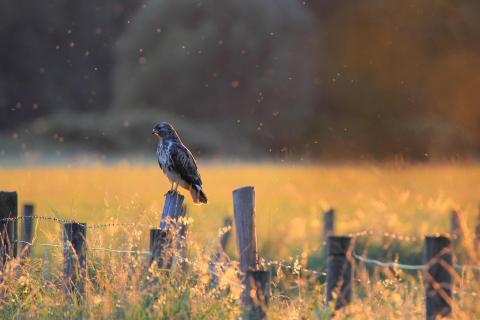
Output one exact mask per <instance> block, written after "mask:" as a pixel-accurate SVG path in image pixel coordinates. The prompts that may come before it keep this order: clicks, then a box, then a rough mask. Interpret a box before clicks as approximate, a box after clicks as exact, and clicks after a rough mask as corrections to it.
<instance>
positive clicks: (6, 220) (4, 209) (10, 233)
mask: <svg viewBox="0 0 480 320" xmlns="http://www.w3.org/2000/svg"><path fill="white" fill-rule="evenodd" d="M17 218H18V196H17V193H16V192H5V191H1V192H0V270H2V269H3V267H4V266H5V264H6V263H7V261H8V260H10V259H12V258H15V257H16V256H17V241H16V240H17V239H18V237H17V223H18V222H17Z"/></svg>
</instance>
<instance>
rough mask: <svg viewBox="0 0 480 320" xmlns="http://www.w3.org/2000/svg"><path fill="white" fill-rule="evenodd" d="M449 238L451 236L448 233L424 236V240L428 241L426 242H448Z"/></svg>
mask: <svg viewBox="0 0 480 320" xmlns="http://www.w3.org/2000/svg"><path fill="white" fill-rule="evenodd" d="M450 240H451V237H450V236H449V235H444V234H443V235H441V234H438V235H429V236H425V241H428V242H430V241H434V242H446V243H450Z"/></svg>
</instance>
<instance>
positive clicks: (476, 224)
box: [475, 207, 480, 257]
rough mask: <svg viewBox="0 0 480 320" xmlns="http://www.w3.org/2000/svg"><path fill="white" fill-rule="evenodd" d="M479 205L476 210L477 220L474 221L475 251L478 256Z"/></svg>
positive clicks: (479, 249) (479, 247)
mask: <svg viewBox="0 0 480 320" xmlns="http://www.w3.org/2000/svg"><path fill="white" fill-rule="evenodd" d="M479 251H480V207H479V210H478V215H477V221H476V223H475V252H477V255H478V257H480V253H479Z"/></svg>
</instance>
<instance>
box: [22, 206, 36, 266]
mask: <svg viewBox="0 0 480 320" xmlns="http://www.w3.org/2000/svg"><path fill="white" fill-rule="evenodd" d="M33 215H34V206H33V204H24V205H23V212H22V243H21V246H20V247H21V248H22V249H21V251H20V252H21V255H22V256H26V257H30V255H31V248H30V244H29V243H32V239H33V228H34V226H33V223H34V220H33V218H32V217H33Z"/></svg>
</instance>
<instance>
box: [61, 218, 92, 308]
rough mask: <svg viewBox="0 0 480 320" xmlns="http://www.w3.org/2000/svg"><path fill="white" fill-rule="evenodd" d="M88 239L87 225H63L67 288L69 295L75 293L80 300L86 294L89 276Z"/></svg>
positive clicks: (75, 223)
mask: <svg viewBox="0 0 480 320" xmlns="http://www.w3.org/2000/svg"><path fill="white" fill-rule="evenodd" d="M86 239H87V224H86V223H77V222H73V223H65V224H64V225H63V242H64V251H63V256H64V279H65V286H66V290H67V293H68V294H71V293H74V294H75V295H76V296H77V298H78V299H82V297H83V294H84V293H85V278H86V276H87V254H86Z"/></svg>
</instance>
